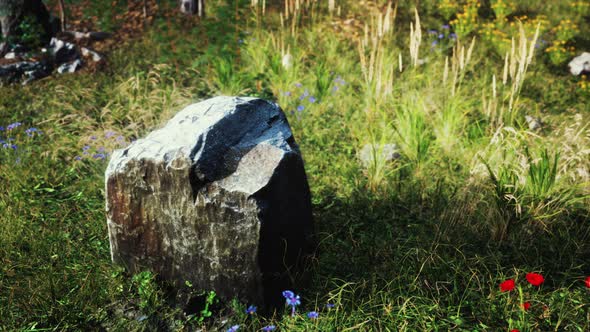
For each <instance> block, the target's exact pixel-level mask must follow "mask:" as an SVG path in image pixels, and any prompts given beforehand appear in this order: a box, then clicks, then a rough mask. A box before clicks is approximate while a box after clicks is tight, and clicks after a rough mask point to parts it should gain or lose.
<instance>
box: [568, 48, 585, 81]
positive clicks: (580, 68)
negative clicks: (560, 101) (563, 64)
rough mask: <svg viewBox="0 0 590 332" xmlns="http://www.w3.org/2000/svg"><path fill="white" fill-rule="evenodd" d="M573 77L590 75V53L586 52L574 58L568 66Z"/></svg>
mask: <svg viewBox="0 0 590 332" xmlns="http://www.w3.org/2000/svg"><path fill="white" fill-rule="evenodd" d="M568 66H569V67H570V73H572V74H573V75H576V76H578V75H580V74H590V53H588V52H584V53H582V54H580V55H578V56H577V57H575V58H573V59H572V61H570V63H569V64H568Z"/></svg>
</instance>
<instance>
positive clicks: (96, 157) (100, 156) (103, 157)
mask: <svg viewBox="0 0 590 332" xmlns="http://www.w3.org/2000/svg"><path fill="white" fill-rule="evenodd" d="M92 158H94V159H101V160H102V159H105V158H106V156H105V154H104V153H96V154H95V155H93V156H92Z"/></svg>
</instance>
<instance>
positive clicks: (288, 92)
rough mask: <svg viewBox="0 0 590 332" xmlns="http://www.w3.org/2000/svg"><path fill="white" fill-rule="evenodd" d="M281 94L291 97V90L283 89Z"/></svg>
mask: <svg viewBox="0 0 590 332" xmlns="http://www.w3.org/2000/svg"><path fill="white" fill-rule="evenodd" d="M283 96H287V97H291V91H285V92H284V93H283Z"/></svg>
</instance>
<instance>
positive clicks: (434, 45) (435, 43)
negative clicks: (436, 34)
mask: <svg viewBox="0 0 590 332" xmlns="http://www.w3.org/2000/svg"><path fill="white" fill-rule="evenodd" d="M436 45H438V41H436V40H434V41H433V42H432V43H431V44H430V46H431V47H436Z"/></svg>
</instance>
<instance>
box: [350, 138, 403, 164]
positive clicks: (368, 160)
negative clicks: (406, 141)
mask: <svg viewBox="0 0 590 332" xmlns="http://www.w3.org/2000/svg"><path fill="white" fill-rule="evenodd" d="M375 157H377V159H378V160H379V161H383V162H391V161H394V160H398V159H400V158H401V157H402V156H401V155H400V153H399V149H398V147H397V145H396V144H394V143H389V144H383V145H382V146H380V145H377V144H365V145H364V146H363V148H362V149H361V151H360V152H359V159H360V160H361V163H362V164H363V166H364V167H365V168H369V167H371V166H372V165H374V164H375Z"/></svg>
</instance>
